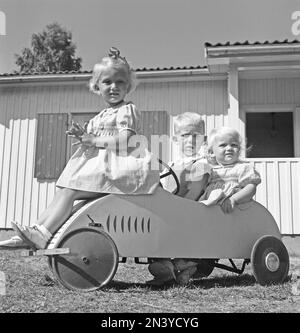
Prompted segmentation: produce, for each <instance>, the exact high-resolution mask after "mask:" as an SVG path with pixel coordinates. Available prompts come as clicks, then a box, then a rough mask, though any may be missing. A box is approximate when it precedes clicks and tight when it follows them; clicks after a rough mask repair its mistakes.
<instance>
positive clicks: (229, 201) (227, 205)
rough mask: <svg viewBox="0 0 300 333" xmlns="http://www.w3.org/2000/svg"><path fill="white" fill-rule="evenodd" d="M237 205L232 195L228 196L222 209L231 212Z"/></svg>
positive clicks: (227, 212)
mask: <svg viewBox="0 0 300 333" xmlns="http://www.w3.org/2000/svg"><path fill="white" fill-rule="evenodd" d="M235 206H236V202H235V200H234V199H233V198H232V197H229V198H226V199H225V200H224V201H223V202H222V204H221V208H222V211H223V212H224V213H225V214H229V213H231V212H232V211H233V210H234V207H235Z"/></svg>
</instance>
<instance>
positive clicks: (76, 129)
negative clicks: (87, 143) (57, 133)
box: [66, 121, 86, 139]
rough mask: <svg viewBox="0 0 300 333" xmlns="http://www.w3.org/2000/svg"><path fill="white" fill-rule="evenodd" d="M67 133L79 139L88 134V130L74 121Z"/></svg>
mask: <svg viewBox="0 0 300 333" xmlns="http://www.w3.org/2000/svg"><path fill="white" fill-rule="evenodd" d="M66 133H67V134H68V135H70V136H72V137H75V138H77V139H79V138H80V137H81V136H82V135H83V134H85V133H86V128H84V127H82V126H81V125H80V124H78V123H75V122H74V121H72V125H71V127H70V129H69V130H68V131H67V132H66Z"/></svg>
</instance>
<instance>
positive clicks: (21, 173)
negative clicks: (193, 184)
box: [0, 78, 300, 234]
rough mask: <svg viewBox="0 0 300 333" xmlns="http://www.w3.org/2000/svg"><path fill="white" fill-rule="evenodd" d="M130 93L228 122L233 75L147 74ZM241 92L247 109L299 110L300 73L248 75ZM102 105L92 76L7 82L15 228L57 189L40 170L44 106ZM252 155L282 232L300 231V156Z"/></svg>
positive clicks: (4, 163)
mask: <svg viewBox="0 0 300 333" xmlns="http://www.w3.org/2000/svg"><path fill="white" fill-rule="evenodd" d="M129 99H130V100H132V101H134V102H135V104H136V105H137V106H138V107H139V109H140V110H141V111H154V110H161V111H163V110H164V111H167V112H168V113H169V114H170V115H171V116H174V115H177V114H179V113H181V112H184V111H191V112H198V113H200V114H202V115H203V117H204V120H205V121H206V124H207V133H209V132H210V130H211V129H212V128H213V127H219V126H223V125H228V119H227V118H228V117H227V108H228V99H227V82H226V81H225V80H209V81H181V82H176V81H172V82H162V83H156V82H146V83H141V84H140V85H139V86H138V88H137V90H136V91H135V92H134V93H133V95H132V96H130V97H129ZM239 99H240V114H241V117H243V113H244V112H245V110H250V109H253V108H254V109H264V108H269V107H271V108H288V109H290V108H292V109H293V110H294V111H295V114H296V115H297V114H299V113H300V109H299V106H300V79H298V78H281V79H247V80H246V79H241V80H240V83H239ZM102 108H104V104H103V102H102V101H101V100H100V99H99V97H98V96H96V95H94V94H91V93H89V92H88V89H87V85H86V83H78V82H77V83H76V82H75V83H74V84H68V83H65V84H57V83H56V84H41V83H40V84H25V83H23V84H18V85H7V86H3V87H1V86H0V228H10V221H11V220H17V221H19V222H21V223H22V224H24V225H30V224H32V223H34V221H35V220H36V219H37V217H38V216H39V215H40V214H41V213H42V212H43V211H44V210H45V208H46V207H47V206H48V205H49V203H50V202H51V200H52V198H53V195H54V193H55V181H38V180H37V179H36V178H34V165H35V164H34V163H35V161H34V160H35V145H36V131H37V114H38V113H82V112H87V113H88V112H95V111H97V110H101V109H102ZM171 119H172V117H171ZM297 119H298V118H297ZM297 119H296V118H295V124H298V125H297V127H298V128H300V122H299V120H297ZM299 138H300V136H299ZM299 142H300V140H299ZM174 156H175V152H174V150H173V157H174ZM299 157H300V155H299ZM252 161H253V162H254V163H255V166H256V168H257V169H258V171H259V172H260V173H261V175H262V184H261V185H260V186H259V187H258V190H257V195H256V200H257V201H259V202H261V203H262V204H263V205H265V206H266V207H267V208H268V209H269V210H270V212H271V213H272V214H273V216H274V217H275V219H276V221H277V223H278V225H279V227H280V230H281V232H282V233H284V234H300V222H299V221H300V195H299V194H300V193H299V190H298V187H297V186H296V184H300V159H299V158H294V159H254V160H252Z"/></svg>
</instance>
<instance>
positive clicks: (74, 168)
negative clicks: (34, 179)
mask: <svg viewBox="0 0 300 333" xmlns="http://www.w3.org/2000/svg"><path fill="white" fill-rule="evenodd" d="M123 130H130V131H132V132H133V133H135V134H138V133H139V131H140V112H139V111H138V110H137V108H136V106H135V105H134V104H132V103H126V102H123V103H121V104H119V105H117V106H115V107H111V108H107V109H104V110H102V111H101V112H100V113H99V114H98V115H96V116H95V117H94V118H92V119H91V120H90V121H89V124H88V127H87V132H88V133H89V134H94V135H96V136H111V135H116V134H118V133H119V132H121V131H123ZM152 158H153V157H152V154H151V153H150V152H149V151H148V150H147V149H146V148H145V149H144V150H143V151H141V150H139V154H135V153H134V149H131V151H129V148H128V149H127V150H126V151H124V150H121V149H118V148H116V149H114V150H110V149H103V148H99V147H86V146H80V147H79V148H78V149H77V151H76V152H75V153H74V154H73V156H72V157H71V158H70V160H69V162H68V163H67V165H66V167H65V169H64V170H63V172H62V174H61V176H60V177H59V179H58V181H57V183H56V185H57V186H58V187H67V188H72V189H76V190H81V191H90V192H101V193H117V194H151V193H153V192H154V191H155V189H156V188H157V186H158V184H159V171H158V170H151V160H152Z"/></svg>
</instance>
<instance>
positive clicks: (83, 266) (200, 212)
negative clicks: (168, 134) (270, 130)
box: [36, 168, 289, 291]
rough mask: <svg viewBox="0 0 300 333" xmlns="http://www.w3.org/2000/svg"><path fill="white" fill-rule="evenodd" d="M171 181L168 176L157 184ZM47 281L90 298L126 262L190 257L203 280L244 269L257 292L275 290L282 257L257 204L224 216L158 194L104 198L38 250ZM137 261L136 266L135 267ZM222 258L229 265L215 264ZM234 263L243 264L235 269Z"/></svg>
mask: <svg viewBox="0 0 300 333" xmlns="http://www.w3.org/2000/svg"><path fill="white" fill-rule="evenodd" d="M170 175H172V176H173V177H174V178H175V180H176V183H177V186H178V185H179V183H178V179H176V175H175V174H174V172H173V170H172V169H171V168H169V171H168V172H167V173H166V174H164V175H163V176H162V177H165V176H170ZM38 252H40V254H44V255H48V258H49V265H50V268H51V270H52V271H53V274H54V276H55V277H56V278H57V279H58V280H59V281H60V282H61V283H62V284H63V285H64V286H65V287H67V288H69V289H73V290H80V291H91V290H95V289H98V288H101V287H103V286H105V285H106V284H108V283H109V282H110V281H111V280H112V279H113V277H114V275H115V273H116V271H117V268H118V264H119V263H120V262H126V258H128V257H133V258H135V262H136V263H145V259H146V262H149V261H151V258H158V257H159V258H164V257H166V258H170V257H172V258H176V257H178V258H198V259H200V260H199V270H202V273H203V271H206V272H205V274H206V275H207V276H208V275H209V274H210V273H211V272H212V270H213V269H214V267H218V268H222V269H226V270H229V271H231V272H235V273H238V274H242V273H243V271H244V268H245V266H246V264H248V263H251V266H252V271H253V274H254V276H255V278H256V280H257V282H258V283H259V284H261V285H265V284H270V283H281V282H283V281H284V280H285V278H286V277H287V274H288V270H289V255H288V252H287V250H286V248H285V246H284V244H283V243H282V241H281V234H280V231H279V229H278V226H277V224H276V222H275V220H274V218H273V217H272V215H271V214H270V213H269V211H268V210H267V209H266V208H265V207H263V206H262V205H261V204H259V203H257V202H255V201H251V202H249V203H247V204H242V205H239V206H238V207H237V208H235V209H234V211H233V212H232V213H231V214H224V213H223V212H222V210H221V209H220V207H219V206H213V207H207V206H205V205H204V204H202V203H199V202H195V201H192V200H187V199H184V198H181V197H179V196H176V195H174V194H172V193H169V192H167V191H166V190H164V189H163V188H162V187H158V188H157V190H156V192H155V193H154V194H152V195H114V194H109V195H105V196H102V197H99V198H97V199H94V200H92V201H83V202H80V203H79V204H77V205H76V206H74V209H73V213H72V215H71V216H70V218H69V219H68V220H67V221H66V223H65V224H64V225H63V226H62V227H61V228H60V229H59V230H58V232H57V233H56V234H55V236H54V237H53V239H52V241H51V243H50V244H49V246H48V247H47V249H45V250H38V251H36V253H38ZM142 258H143V260H144V261H143V260H142ZM218 259H228V260H229V262H230V263H231V266H227V265H224V264H220V263H219V262H218ZM234 259H243V264H242V267H241V268H240V269H239V268H237V266H236V265H235V263H234V261H233V260H234Z"/></svg>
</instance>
